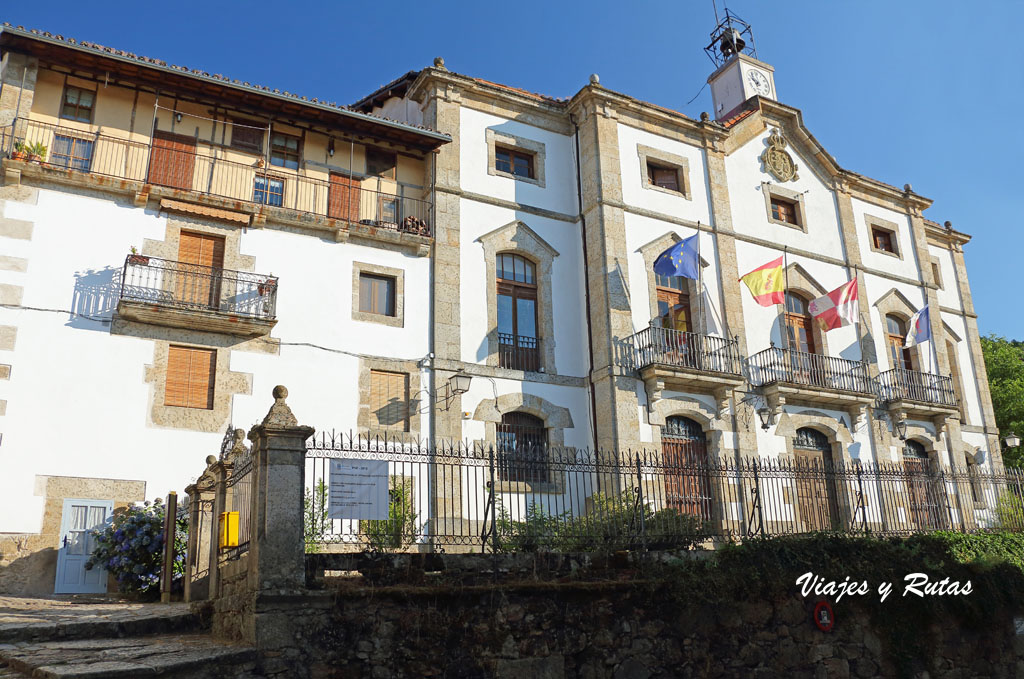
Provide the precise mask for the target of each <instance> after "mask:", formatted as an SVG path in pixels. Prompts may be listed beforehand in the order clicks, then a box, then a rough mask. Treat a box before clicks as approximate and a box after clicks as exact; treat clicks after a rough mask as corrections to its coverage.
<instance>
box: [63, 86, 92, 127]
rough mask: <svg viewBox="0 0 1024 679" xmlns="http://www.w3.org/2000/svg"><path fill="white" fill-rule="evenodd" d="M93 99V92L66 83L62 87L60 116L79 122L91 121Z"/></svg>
mask: <svg viewBox="0 0 1024 679" xmlns="http://www.w3.org/2000/svg"><path fill="white" fill-rule="evenodd" d="M95 101H96V93H95V92H93V91H91V90H83V89H82V88H81V87H72V86H71V85H68V86H67V87H65V88H64V103H63V105H62V106H61V109H60V117H61V118H67V119H68V120H77V121H78V122H81V123H91V122H92V109H93V104H94V103H95Z"/></svg>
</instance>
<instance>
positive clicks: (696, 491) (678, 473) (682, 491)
mask: <svg viewBox="0 0 1024 679" xmlns="http://www.w3.org/2000/svg"><path fill="white" fill-rule="evenodd" d="M661 447H662V452H663V455H664V460H665V494H666V501H667V503H668V506H669V507H673V508H674V509H676V510H678V511H680V512H682V513H684V514H693V515H695V516H699V517H701V518H702V519H704V520H705V521H710V520H711V479H710V477H709V470H708V468H707V464H708V440H707V436H706V435H705V434H704V428H703V427H701V426H700V425H699V424H698V423H696V422H694V421H693V420H691V419H689V418H686V417H680V416H677V415H674V416H671V417H668V418H666V420H665V427H664V429H662V432H661Z"/></svg>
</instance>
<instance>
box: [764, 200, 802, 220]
mask: <svg viewBox="0 0 1024 679" xmlns="http://www.w3.org/2000/svg"><path fill="white" fill-rule="evenodd" d="M770 203H771V206H772V219H774V220H775V221H777V222H785V223H786V224H789V225H790V226H795V227H797V228H802V226H803V225H802V224H801V223H800V210H799V208H798V205H797V203H796V201H793V200H789V199H787V198H783V197H781V196H772V197H771V199H770ZM787 217H789V218H788V219H787Z"/></svg>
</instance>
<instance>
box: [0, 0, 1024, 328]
mask: <svg viewBox="0 0 1024 679" xmlns="http://www.w3.org/2000/svg"><path fill="white" fill-rule="evenodd" d="M718 7H719V11H721V9H722V0H718ZM730 9H731V10H732V11H733V12H735V13H736V14H738V15H739V16H740V17H742V18H743V19H745V20H747V21H748V22H750V23H751V24H752V25H753V28H754V37H755V41H756V46H757V52H758V57H759V58H761V59H762V60H763V61H767V62H769V63H771V64H772V65H774V66H775V75H776V87H777V89H778V92H779V98H780V99H781V101H783V102H785V103H786V104H789V105H791V106H795V107H797V108H799V109H801V110H802V111H803V114H804V121H805V122H806V124H807V125H808V127H809V128H810V129H811V131H812V132H813V133H814V135H815V136H816V137H817V138H818V140H819V141H820V142H821V143H822V144H823V145H824V146H825V148H826V149H828V151H829V152H830V153H831V154H832V155H833V156H835V158H836V159H837V160H838V161H839V163H840V164H841V165H842V166H843V167H845V168H848V169H850V170H854V171H856V172H860V173H863V174H866V175H868V176H871V177H874V178H876V179H879V180H882V181H884V182H887V183H889V184H894V185H896V186H903V184H905V183H907V182H909V183H911V184H912V185H913V186H914V190H915V191H917V192H918V193H921V194H923V195H926V196H928V197H930V198H932V199H934V201H935V204H934V205H933V207H932V208H931V209H929V210H928V211H927V212H926V216H928V217H929V218H931V219H934V220H935V221H938V222H940V223H941V222H943V221H945V220H950V221H952V222H953V225H954V227H955V228H957V229H958V230H961V231H965V232H967V233H969V234H971V235H973V236H974V240H972V241H971V243H969V244H968V245H967V247H966V253H967V265H968V270H969V273H970V280H971V284H972V289H973V293H974V302H975V306H976V308H977V311H978V313H979V315H980V319H979V325H980V328H981V332H982V334H987V333H990V332H994V333H996V334H999V335H1005V336H1008V337H1014V338H1017V339H1024V313H1022V312H1024V302H1022V301H1021V290H1022V285H1021V280H1022V279H1021V275H1020V271H1021V268H1022V256H1021V253H1022V251H1024V229H1022V221H1024V220H1022V216H1021V207H1022V203H1024V201H1022V196H1024V187H1022V186H1021V180H1022V173H1021V170H1020V168H1021V165H1022V162H1024V126H1022V125H1021V123H1020V120H1021V118H1022V112H1024V47H1022V44H1024V42H1022V41H1021V39H1020V36H1019V35H1018V34H1019V32H1020V28H1021V26H1024V3H1021V2H1010V1H1007V2H992V1H974V2H962V1H956V2H954V1H953V0H932V1H930V2H925V1H916V0H915V1H911V0H902V1H900V2H891V1H888V0H886V1H883V0H871V1H859V2H822V1H821V0H804V1H796V0H785V1H783V2H764V1H762V0H733V1H732V2H731V4H730ZM0 20H3V21H7V22H10V23H12V24H14V25H19V24H20V25H24V26H25V27H26V28H38V29H40V30H47V31H50V32H52V33H61V34H63V35H64V36H66V37H74V38H77V39H79V40H90V41H93V42H98V43H100V44H103V45H108V46H111V47H116V48H119V49H123V50H127V51H131V52H135V53H137V54H144V55H146V56H151V57H156V58H160V59H164V60H165V61H167V62H168V63H172V64H180V65H187V66H190V67H193V68H201V69H203V70H206V71H209V72H211V73H222V74H224V75H226V76H229V77H234V78H239V79H243V80H249V81H250V82H255V83H261V84H265V85H269V86H271V87H277V88H280V89H282V90H288V91H290V92H295V93H298V94H305V95H307V96H310V97H313V96H316V97H319V98H321V99H325V98H326V99H328V100H334V101H337V102H339V103H351V102H353V101H355V100H357V99H359V98H360V97H361V96H362V95H364V94H366V93H368V92H370V91H372V90H373V89H375V88H376V87H377V86H379V85H382V84H384V83H386V82H387V81H389V80H391V79H393V78H395V77H397V76H398V75H400V74H402V73H404V72H406V71H408V70H411V69H416V68H421V67H424V66H427V65H429V64H430V63H431V61H432V60H433V58H434V57H435V56H438V55H440V56H443V57H444V58H445V60H446V62H447V65H448V67H449V68H450V69H451V70H453V71H457V72H460V73H465V74H468V75H473V76H479V77H483V78H487V79H489V80H494V81H498V82H502V83H506V84H509V85H515V86H518V87H523V88H525V89H528V90H531V91H535V92H541V93H544V94H549V95H552V96H570V95H572V94H574V93H575V92H576V91H577V90H579V88H580V87H582V86H583V85H584V84H586V82H587V77H588V76H589V74H590V73H594V72H596V73H598V74H600V76H601V83H602V84H603V85H605V86H606V87H609V88H611V89H614V90H618V91H620V92H624V93H626V94H629V95H632V96H635V97H637V98H640V99H644V100H647V101H651V102H654V103H656V104H660V105H662V106H667V107H669V108H673V109H676V110H679V111H682V112H683V113H686V114H688V115H691V116H697V115H699V114H700V112H701V111H710V110H711V95H710V94H709V92H708V90H707V89H705V90H704V92H703V93H701V95H700V96H699V97H698V98H697V99H696V100H695V101H694V102H693V103H692V104H689V105H688V104H687V103H686V102H688V101H689V100H690V99H691V98H692V97H693V96H694V95H695V94H697V92H698V91H699V90H700V89H701V86H702V85H703V84H704V82H705V80H706V78H707V75H708V74H709V73H710V72H711V62H710V61H709V60H708V58H707V57H706V56H705V54H704V52H703V49H702V48H703V47H704V46H705V45H706V44H707V41H708V33H709V31H710V30H711V29H712V28H713V26H714V23H715V22H714V14H713V11H712V6H711V0H678V1H676V2H621V1H620V2H615V3H612V2H605V1H604V0H600V1H598V0H594V1H591V2H574V3H562V2H552V1H550V0H549V1H548V2H531V1H519V2H515V3H497V2H479V1H474V2H457V3H443V2H416V3H402V2H370V3H365V2H362V3H358V4H357V3H350V2H326V1H325V2H321V3H312V2H303V1H300V0H292V1H291V2H275V3H268V2H264V1H263V0H251V1H250V2H245V3H241V2H236V3H217V2H195V1H194V0H179V1H177V2H171V3H166V2H164V3H145V2H138V1H134V2H101V3H92V4H89V3H82V2H36V3H34V2H6V3H4V7H3V9H0Z"/></svg>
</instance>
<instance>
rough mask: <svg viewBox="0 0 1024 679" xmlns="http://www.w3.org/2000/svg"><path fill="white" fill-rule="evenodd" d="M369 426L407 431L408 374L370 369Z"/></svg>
mask: <svg viewBox="0 0 1024 679" xmlns="http://www.w3.org/2000/svg"><path fill="white" fill-rule="evenodd" d="M370 427H371V428H373V429H393V430H397V431H409V375H408V374H406V373H393V372H385V371H383V370H371V371H370Z"/></svg>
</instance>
